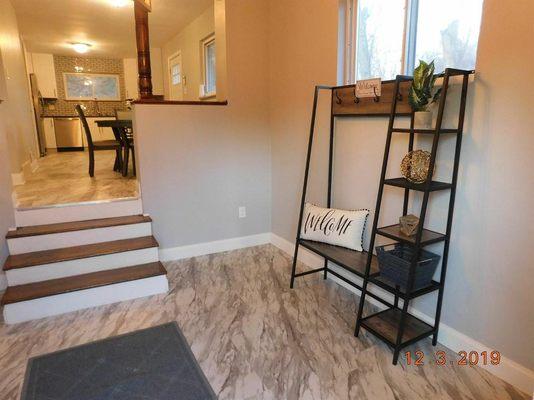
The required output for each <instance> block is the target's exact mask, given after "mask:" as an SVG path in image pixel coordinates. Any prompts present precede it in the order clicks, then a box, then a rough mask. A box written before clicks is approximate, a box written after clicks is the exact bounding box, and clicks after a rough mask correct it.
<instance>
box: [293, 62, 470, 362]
mask: <svg viewBox="0 0 534 400" xmlns="http://www.w3.org/2000/svg"><path fill="white" fill-rule="evenodd" d="M472 73H473V71H465V70H459V69H451V68H448V69H446V70H445V73H444V74H443V75H442V76H443V86H442V94H441V98H440V102H439V106H438V115H437V121H436V126H435V128H434V129H419V128H415V127H414V113H413V111H411V108H410V107H409V105H408V104H407V101H406V96H405V95H406V93H407V90H408V89H409V85H411V82H412V81H413V77H410V76H400V75H399V76H397V78H396V80H395V81H387V82H383V87H382V93H384V92H385V93H390V97H389V100H390V102H389V103H387V101H384V102H383V103H384V104H376V103H378V102H379V101H381V100H383V99H372V100H371V102H369V103H367V104H366V103H363V106H364V108H361V107H362V102H361V101H356V100H353V99H350V97H349V96H350V94H351V93H355V91H354V85H352V86H340V87H329V86H317V87H316V88H315V95H314V101H313V109H312V117H311V127H310V136H309V142H308V153H307V157H306V169H305V173H304V185H303V190H302V198H301V204H300V205H301V207H300V214H299V221H298V227H297V238H296V243H295V253H294V257H293V265H292V271H291V283H290V287H291V288H293V285H294V281H295V278H297V277H300V276H304V275H308V274H312V273H316V272H323V273H324V279H326V278H327V274H328V273H330V274H332V275H334V276H336V277H337V278H339V279H341V280H342V281H344V282H346V283H348V284H349V285H351V286H353V287H355V288H356V289H359V290H360V291H361V298H360V302H359V306H358V312H357V318H356V327H355V333H354V334H355V336H358V335H359V332H360V329H361V327H364V328H365V329H366V330H367V331H369V332H370V333H372V334H373V335H375V336H377V337H378V338H380V339H381V340H383V341H384V342H385V343H387V344H388V345H390V346H391V347H392V348H393V349H394V355H393V364H397V361H398V358H399V354H400V350H401V349H402V348H404V347H406V346H408V345H410V344H413V343H415V342H417V341H419V340H421V339H423V338H426V337H428V336H431V335H432V336H433V339H432V344H433V345H436V343H437V338H438V332H439V321H440V317H441V306H442V302H443V291H444V287H445V277H446V272H447V261H448V251H449V245H450V235H451V228H452V219H453V211H454V202H455V195H456V186H457V181H458V168H459V162H460V151H461V145H462V133H463V125H464V117H465V106H466V100H467V88H468V82H469V75H470V74H472ZM453 76H461V77H462V89H461V97H460V108H459V112H458V125H457V128H455V129H449V128H447V129H444V128H442V123H443V116H444V111H445V105H446V99H447V92H448V89H449V83H450V78H451V77H453ZM384 84H386V86H384ZM320 90H330V91H331V95H332V98H331V119H330V146H329V171H328V193H327V207H331V203H332V178H333V177H332V170H333V168H332V167H333V156H334V150H333V148H334V136H335V132H334V130H335V123H334V120H335V117H341V116H372V115H381V116H385V115H389V124H388V133H387V139H386V145H385V151H384V158H383V162H382V172H381V177H380V185H379V190H378V195H377V202H376V208H375V214H374V220H373V226H372V230H371V238H370V245H369V252H363V253H362V252H358V251H354V250H350V249H346V248H342V247H338V246H333V245H329V244H325V243H319V242H313V241H309V240H304V239H302V238H301V237H300V229H301V226H302V220H303V214H304V205H305V201H306V192H307V186H308V177H309V169H310V161H311V153H312V146H313V139H314V130H315V118H316V111H317V101H318V95H319V91H320ZM347 97H349V99H350V100H349V101H347ZM358 100H361V99H358ZM373 103H375V104H373ZM386 105H387V106H388V107H390V109H389V113H387V114H386V112H385V111H384V107H386ZM356 107H360V108H359V109H358V108H356ZM401 115H402V116H409V117H410V128H397V127H395V118H396V116H401ZM393 133H407V134H409V135H410V137H409V144H408V149H409V151H412V150H413V147H414V141H415V134H423V135H431V136H432V138H433V140H432V151H431V156H430V168H429V172H428V177H427V180H426V182H425V183H422V184H415V183H411V182H409V181H408V180H406V179H405V178H393V179H386V171H387V166H388V160H389V151H390V147H391V141H392V136H393ZM443 134H455V135H456V146H455V155H454V166H453V172H452V180H451V182H450V183H447V182H439V181H433V180H432V178H433V171H434V166H435V162H436V155H437V151H438V144H439V139H440V136H441V135H443ZM384 186H393V187H399V188H402V189H404V202H403V215H407V213H408V206H409V198H410V191H412V190H413V191H419V192H421V193H422V194H423V200H422V204H421V213H420V218H419V227H418V229H417V233H416V235H415V236H406V235H404V234H402V233H401V232H400V227H399V225H389V226H384V227H378V221H379V216H380V207H381V204H382V197H383V191H384ZM442 190H448V191H450V198H449V210H448V216H447V226H446V232H445V233H439V232H434V231H431V230H428V229H425V228H424V223H425V217H426V211H427V206H428V202H429V197H430V193H432V192H435V191H442ZM376 235H380V236H382V237H385V238H388V239H391V240H394V241H396V242H399V243H404V244H407V245H410V246H413V248H414V250H415V251H414V256H413V259H412V262H411V266H410V272H409V280H408V285H407V287H406V288H405V289H400V288H399V287H398V286H396V285H395V284H394V283H392V282H390V281H388V280H387V279H386V278H384V277H381V276H380V273H379V270H378V263H377V260H376V256H375V255H374V254H373V251H372V249H373V248H374V244H375V238H376ZM435 243H444V248H443V255H442V262H441V273H440V279H439V281H434V280H433V281H431V283H430V284H429V285H427V286H426V287H423V288H417V289H416V290H414V287H413V283H414V276H415V268H416V265H417V260H418V259H419V255H420V251H421V249H422V248H423V247H425V246H428V245H431V244H435ZM300 246H302V247H304V248H306V249H308V250H310V251H312V252H314V253H315V254H317V255H319V256H321V257H323V258H324V260H325V261H324V267H322V268H318V269H314V270H310V271H306V272H301V273H296V263H297V256H298V251H299V247H300ZM329 261H330V262H332V263H334V264H336V265H338V266H340V267H342V268H343V269H345V270H347V271H349V272H351V273H352V274H354V275H356V276H358V277H359V278H361V279H362V284H361V285H360V284H358V283H356V282H353V281H351V280H349V279H347V278H346V277H345V276H343V275H341V274H339V273H337V272H336V271H334V270H332V269H331V268H329V266H328V262H329ZM369 284H372V285H374V286H376V287H378V288H381V289H383V290H385V291H386V292H389V293H390V294H391V295H393V298H394V301H393V304H391V302H390V301H388V300H385V299H383V298H382V297H381V296H380V295H379V294H377V293H373V292H371V291H369ZM435 291H437V292H438V299H437V304H436V314H435V321H434V324H433V325H429V324H427V323H426V322H424V321H422V320H420V319H418V318H416V317H415V316H413V315H411V314H410V313H409V312H408V307H409V304H410V301H411V300H412V299H414V298H416V297H419V296H422V295H425V294H427V293H431V292H435ZM366 296H370V297H372V298H373V299H375V300H377V301H378V302H380V303H382V304H384V305H385V306H386V307H387V308H386V309H385V310H382V311H380V312H377V313H374V314H371V315H368V316H365V317H364V315H363V307H364V303H365V297H366ZM400 300H402V308H401V306H400V305H399V302H400Z"/></svg>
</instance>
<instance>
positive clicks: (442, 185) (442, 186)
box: [384, 178, 452, 192]
mask: <svg viewBox="0 0 534 400" xmlns="http://www.w3.org/2000/svg"><path fill="white" fill-rule="evenodd" d="M384 184H385V185H388V186H396V187H400V188H405V189H411V190H417V191H419V192H425V191H426V183H412V182H410V181H409V180H408V179H406V178H391V179H386V180H385V181H384ZM450 188H452V184H451V183H446V182H438V181H432V183H431V184H430V190H429V191H430V192H435V191H437V190H446V189H450Z"/></svg>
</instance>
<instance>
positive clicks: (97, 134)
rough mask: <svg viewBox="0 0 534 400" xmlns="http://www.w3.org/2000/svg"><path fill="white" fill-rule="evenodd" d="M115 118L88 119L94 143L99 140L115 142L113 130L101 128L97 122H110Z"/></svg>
mask: <svg viewBox="0 0 534 400" xmlns="http://www.w3.org/2000/svg"><path fill="white" fill-rule="evenodd" d="M114 119H115V118H109V117H108V118H87V124H88V125H89V129H90V130H91V137H92V138H93V141H95V142H96V141H99V140H113V139H115V135H114V134H113V129H111V128H101V127H99V126H98V125H97V124H96V121H109V120H114Z"/></svg>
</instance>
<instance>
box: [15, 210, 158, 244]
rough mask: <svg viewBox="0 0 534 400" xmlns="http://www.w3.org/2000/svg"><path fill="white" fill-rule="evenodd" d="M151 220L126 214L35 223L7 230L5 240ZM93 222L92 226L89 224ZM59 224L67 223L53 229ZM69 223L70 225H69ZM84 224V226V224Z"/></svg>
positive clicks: (145, 216)
mask: <svg viewBox="0 0 534 400" xmlns="http://www.w3.org/2000/svg"><path fill="white" fill-rule="evenodd" d="M132 217H137V218H139V219H140V220H139V221H127V222H120V223H113V222H114V221H120V220H121V219H122V220H124V219H127V218H132ZM104 221H107V222H108V224H103V225H98V226H94V224H96V223H98V222H104ZM149 222H152V218H150V216H148V215H142V214H137V215H126V216H121V217H109V218H97V219H90V220H86V221H71V222H57V223H53V224H44V225H35V226H23V227H20V228H17V229H15V230H12V231H9V232H8V233H7V234H6V239H7V240H13V239H19V238H25V237H34V236H43V235H54V234H59V233H69V232H76V231H86V230H91V229H102V228H113V227H116V226H126V225H135V224H143V223H149ZM75 224H82V226H81V227H80V226H78V227H76V226H75ZM91 224H93V226H91ZM60 225H67V227H66V228H63V229H56V230H54V227H58V226H60ZM69 225H70V226H71V227H69ZM84 225H85V226H84ZM47 226H48V227H50V230H49V231H43V232H34V233H31V232H30V233H17V231H18V230H19V229H20V230H31V228H36V227H47Z"/></svg>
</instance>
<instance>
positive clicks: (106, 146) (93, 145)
mask: <svg viewBox="0 0 534 400" xmlns="http://www.w3.org/2000/svg"><path fill="white" fill-rule="evenodd" d="M75 108H76V112H77V113H78V116H79V117H80V121H81V122H82V126H83V130H84V132H85V137H86V139H87V147H88V149H89V176H90V177H91V178H92V177H94V176H95V151H101V150H115V153H116V156H115V164H114V166H113V171H120V170H121V168H122V146H121V144H120V142H119V141H117V140H99V141H96V142H93V137H92V136H91V130H90V129H89V124H88V123H87V119H86V118H85V114H84V112H83V108H82V106H81V105H80V104H77V105H76V107H75Z"/></svg>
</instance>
